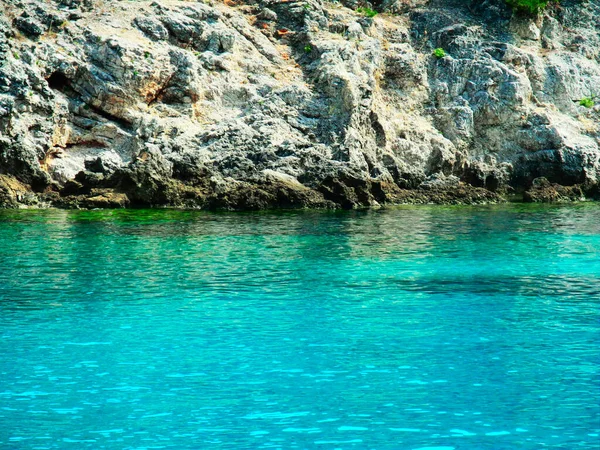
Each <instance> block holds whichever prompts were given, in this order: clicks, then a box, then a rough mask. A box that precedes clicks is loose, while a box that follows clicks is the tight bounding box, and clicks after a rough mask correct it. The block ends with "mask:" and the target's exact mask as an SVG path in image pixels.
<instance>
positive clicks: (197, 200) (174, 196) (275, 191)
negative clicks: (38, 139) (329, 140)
mask: <svg viewBox="0 0 600 450" xmlns="http://www.w3.org/2000/svg"><path fill="white" fill-rule="evenodd" d="M88 175H89V174H88ZM85 177H86V174H84V173H83V172H81V173H80V174H78V176H77V177H76V178H75V180H73V181H70V182H68V183H67V185H66V186H65V187H64V188H63V189H62V191H61V192H56V191H52V190H49V191H46V192H41V193H34V192H32V190H31V189H30V187H28V186H26V185H24V184H22V183H20V182H19V181H17V180H16V179H14V178H9V177H6V176H4V175H0V208H60V209H118V208H153V207H168V208H180V209H205V210H227V211H251V210H269V209H361V208H377V207H385V206H392V205H403V204H413V205H418V204H437V205H483V204H496V203H504V202H507V201H509V197H510V201H515V200H514V198H515V196H514V195H512V196H509V194H508V193H507V192H504V193H498V192H492V191H490V190H487V189H485V188H478V187H473V186H470V185H468V184H465V183H462V182H459V181H458V180H454V181H455V184H453V185H449V184H448V183H445V184H444V183H438V184H437V185H435V184H432V185H429V186H427V185H426V186H423V187H419V188H416V189H401V188H399V187H398V186H397V185H395V184H392V183H381V182H379V181H376V180H372V181H365V180H363V179H360V178H354V179H338V178H328V179H327V180H325V182H324V183H322V184H321V185H319V186H317V187H316V188H314V189H311V188H307V187H306V186H303V185H301V184H300V183H298V182H295V181H290V180H280V179H279V180H277V179H272V180H270V181H268V182H262V183H260V184H250V183H238V184H237V185H236V186H235V187H234V188H231V187H228V188H227V189H224V190H218V189H217V188H216V187H215V186H212V187H211V186H198V185H195V186H194V185H189V184H188V185H186V184H183V183H181V182H176V181H173V180H172V179H167V180H160V179H152V178H151V177H148V178H145V179H144V180H143V181H141V182H140V184H135V183H132V179H131V175H130V174H128V175H127V176H123V178H119V177H113V178H112V179H109V180H105V181H104V182H100V181H98V180H96V184H95V187H90V182H89V180H86V179H85ZM138 181H140V180H138ZM84 183H86V184H84ZM115 184H116V187H107V186H112V185H115ZM586 200H600V190H599V189H598V186H597V185H587V186H585V185H575V186H561V185H559V184H556V183H550V182H549V181H548V180H547V179H545V178H539V179H536V180H535V182H534V183H533V185H532V187H531V188H530V189H529V190H528V191H525V192H524V193H523V194H522V197H521V201H522V202H526V203H556V202H577V201H586Z"/></svg>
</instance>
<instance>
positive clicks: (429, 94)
mask: <svg viewBox="0 0 600 450" xmlns="http://www.w3.org/2000/svg"><path fill="white" fill-rule="evenodd" d="M358 6H363V3H359V2H353V1H352V0H342V1H341V2H326V1H322V0H306V1H304V0H303V1H302V2H299V1H295V0H224V1H218V0H210V1H206V2H202V1H189V0H188V1H185V0H164V1H135V2H132V1H119V0H4V1H2V2H1V3H0V174H2V175H0V176H4V178H3V180H4V181H3V184H2V185H3V186H5V188H3V189H4V192H5V195H4V198H5V199H6V200H4V203H5V204H7V205H8V204H10V205H11V206H12V205H15V204H19V203H20V202H21V200H20V199H23V198H25V197H26V198H27V203H29V204H31V203H32V202H33V203H35V202H34V201H33V200H32V198H33V197H32V195H27V196H25V197H24V196H23V195H21V194H19V195H16V194H14V192H16V191H15V187H16V186H17V187H18V186H27V187H28V189H29V190H30V191H31V192H35V193H36V194H35V195H34V197H36V198H37V199H38V201H39V202H40V204H44V202H45V203H50V204H55V205H58V206H68V207H121V206H128V205H171V206H186V207H200V208H230V209H240V208H251V209H260V208H272V207H347V208H355V207H361V206H375V205H379V204H385V203H395V202H406V201H418V202H421V201H423V202H425V201H433V202H444V201H451V202H453V203H456V202H458V203H460V202H463V201H464V202H474V201H475V202H477V201H479V199H480V200H481V201H497V200H499V199H500V197H499V196H498V193H500V194H502V193H510V192H513V191H517V192H519V191H520V192H522V191H526V190H528V189H529V188H530V187H531V186H532V184H533V180H534V179H537V178H540V177H544V178H545V179H547V180H548V182H549V183H558V184H560V185H565V186H572V185H581V186H588V187H589V186H595V185H597V184H598V182H599V180H600V98H598V97H597V96H600V31H599V30H600V3H598V2H596V1H593V0H589V1H588V0H563V1H562V2H561V4H560V6H558V5H552V6H551V7H549V8H548V9H547V10H546V11H545V12H544V13H543V15H540V16H539V17H526V16H522V15H519V14H517V13H514V12H513V11H511V10H510V9H509V8H508V7H507V6H506V5H505V2H504V0H486V1H484V2H481V1H479V0H478V1H473V2H470V1H468V0H467V1H464V0H395V1H391V0H390V1H388V0H384V1H382V2H376V3H374V4H371V7H373V8H374V9H377V10H378V11H379V14H378V15H376V16H375V17H372V18H370V17H365V16H364V15H362V14H361V13H358V12H356V11H355V10H356V8H357V7H358ZM435 48H443V49H444V51H445V54H446V56H444V57H442V58H436V57H435V56H433V54H432V53H433V50H434V49H435ZM582 99H590V100H592V103H594V101H595V103H596V104H595V105H590V102H587V104H586V106H584V105H582V104H580V102H581V100H582ZM584 103H585V102H584ZM9 179H10V180H12V181H11V182H10V184H9V183H8V181H6V180H9ZM9 186H12V187H10V188H9ZM477 188H484V189H485V190H487V191H490V192H487V193H481V192H480V191H477ZM19 189H20V188H19ZM470 189H474V190H470ZM17 190H18V189H17ZM406 190H411V192H412V193H411V194H408V193H407V192H405V191H406ZM584 191H585V189H584ZM442 192H449V194H448V196H447V197H445V196H444V195H443V194H441V193H442ZM584 194H585V192H584ZM21 203H22V202H21Z"/></svg>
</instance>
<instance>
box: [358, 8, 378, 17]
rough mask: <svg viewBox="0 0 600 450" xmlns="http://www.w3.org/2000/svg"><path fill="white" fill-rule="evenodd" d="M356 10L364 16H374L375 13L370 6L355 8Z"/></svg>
mask: <svg viewBox="0 0 600 450" xmlns="http://www.w3.org/2000/svg"><path fill="white" fill-rule="evenodd" d="M356 12H357V13H359V14H362V15H363V16H365V17H375V16H376V15H377V11H375V10H374V9H371V8H356Z"/></svg>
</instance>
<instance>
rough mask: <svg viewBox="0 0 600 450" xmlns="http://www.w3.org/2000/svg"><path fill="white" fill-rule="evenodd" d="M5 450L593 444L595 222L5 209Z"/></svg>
mask: <svg viewBox="0 0 600 450" xmlns="http://www.w3.org/2000/svg"><path fill="white" fill-rule="evenodd" d="M0 268H1V271H0V355H2V356H1V359H0V447H1V448H3V449H86V448H90V449H150V448H166V449H169V448H173V449H199V448H202V449H277V448H281V449H313V448H316V449H321V448H322V449H333V448H340V449H347V448H348V449H422V450H423V449H436V450H440V449H444V450H450V449H457V450H458V449H494V450H498V449H538V448H556V449H566V448H568V449H598V448H599V447H600V350H599V348H600V208H599V207H598V205H597V204H585V203H584V204H576V205H568V206H543V205H499V206H483V207H439V206H435V207H433V206H432V207H429V206H420V207H415V206H411V207H399V208H390V209H383V210H372V211H353V212H347V211H346V212H340V211H337V212H323V211H300V212H277V213H273V212H263V213H210V212H196V211H172V210H114V211H59V210H45V211H27V210H19V211H8V210H5V211H0Z"/></svg>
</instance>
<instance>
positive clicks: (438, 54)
mask: <svg viewBox="0 0 600 450" xmlns="http://www.w3.org/2000/svg"><path fill="white" fill-rule="evenodd" d="M433 56H435V57H436V58H438V59H440V58H443V57H444V56H446V51H445V50H444V49H443V48H439V47H438V48H436V49H435V50H434V51H433Z"/></svg>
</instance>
